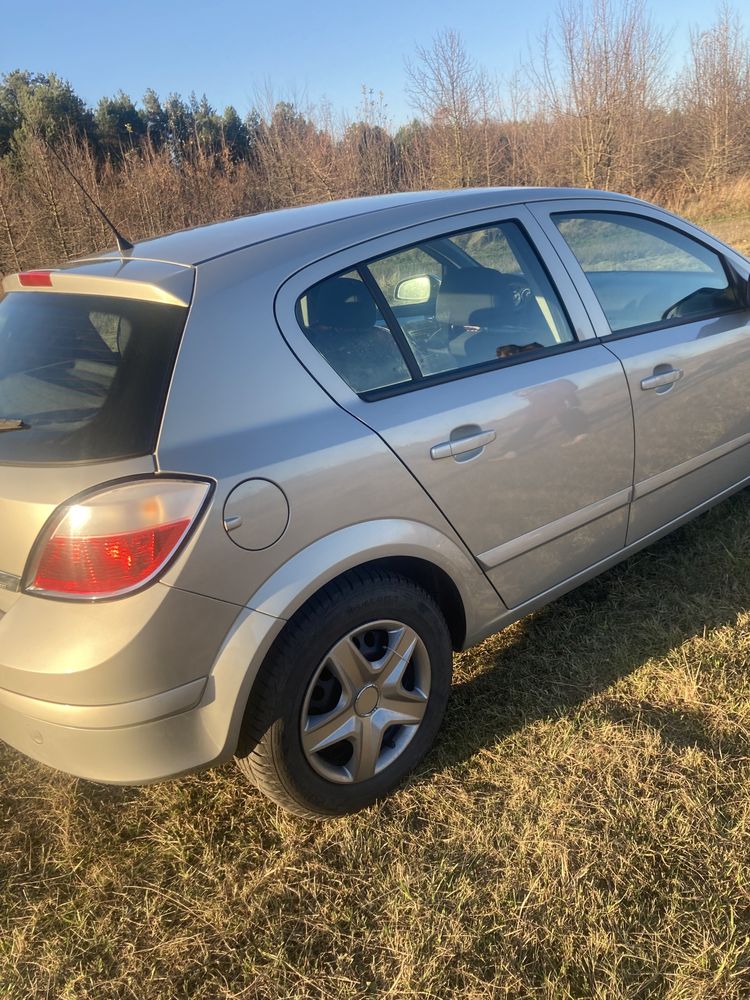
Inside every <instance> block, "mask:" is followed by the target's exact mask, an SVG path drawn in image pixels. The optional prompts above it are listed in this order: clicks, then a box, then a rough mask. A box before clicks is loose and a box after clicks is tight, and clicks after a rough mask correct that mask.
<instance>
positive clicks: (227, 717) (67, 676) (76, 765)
mask: <svg viewBox="0 0 750 1000" xmlns="http://www.w3.org/2000/svg"><path fill="white" fill-rule="evenodd" d="M154 589H155V588H154ZM27 600H32V601H33V600H35V599H34V598H29V599H27ZM153 600H154V601H155V603H156V605H157V606H159V607H161V613H160V612H159V611H158V608H157V607H155V608H154V617H153V618H152V619H151V620H150V621H149V620H148V619H147V621H145V622H144V621H140V622H139V623H138V626H137V627H136V628H134V630H133V633H132V634H131V635H130V636H129V637H128V638H129V641H128V642H126V643H125V644H122V643H121V644H120V645H119V649H118V651H117V653H116V654H115V655H112V654H113V650H112V649H111V648H107V649H106V650H105V652H106V654H108V655H106V657H104V658H100V657H98V656H96V655H92V654H95V653H96V652H97V651H98V652H100V653H101V652H102V650H101V648H100V647H99V645H98V643H97V641H96V636H95V635H94V634H91V635H88V636H87V635H86V634H81V633H80V632H78V633H75V632H68V633H67V635H64V634H62V635H60V637H59V641H60V648H59V651H58V655H57V656H56V657H54V656H51V657H50V659H49V661H48V662H47V664H46V669H43V668H42V665H41V664H40V662H39V658H38V655H37V654H38V648H37V649H36V651H33V647H35V646H37V645H38V644H35V643H34V641H33V639H32V637H31V635H30V634H29V632H28V631H26V636H27V643H26V645H27V647H28V648H29V652H28V655H27V658H26V660H27V662H26V663H22V662H20V658H19V656H16V655H13V656H11V655H10V654H11V652H18V645H19V644H18V643H16V642H15V641H14V636H12V635H11V630H12V631H13V632H15V627H16V624H17V623H21V624H22V626H23V627H24V628H25V626H27V625H28V622H27V621H26V620H25V616H23V618H22V617H21V616H19V618H18V619H16V621H13V619H14V616H15V614H16V612H17V611H18V610H20V609H21V601H19V602H18V604H17V605H16V606H14V607H13V608H11V609H10V610H9V611H8V612H7V613H6V614H5V615H4V616H0V674H5V676H4V677H3V681H4V684H3V685H2V686H0V740H3V741H4V742H6V743H8V744H9V745H10V746H12V747H14V748H15V749H17V750H20V751H21V753H24V754H26V755H27V756H29V757H32V758H33V759H34V760H37V761H40V762H41V763H43V764H48V765H50V766H51V767H54V768H57V769H58V770H61V771H65V772H67V773H69V774H74V775H76V776H78V777H81V778H87V779H89V780H92V781H100V782H106V783H110V784H120V785H131V784H132V785H140V784H148V783H150V782H154V781H160V780H163V779H165V778H171V777H175V776H177V775H179V774H184V773H186V772H189V771H193V770H197V769H199V768H203V767H206V766H209V765H211V764H215V763H220V762H221V761H223V760H226V759H228V758H229V757H231V756H232V754H233V753H234V750H235V748H236V746H237V741H238V738H239V732H240V725H241V722H242V717H243V714H244V709H245V705H246V703H247V697H248V695H249V693H250V688H251V686H252V683H253V681H254V679H255V677H256V675H257V672H258V670H259V669H260V665H261V663H262V662H263V658H264V657H265V654H266V652H267V650H268V649H269V647H270V645H271V643H272V642H273V640H274V638H275V637H276V635H278V633H279V631H280V630H281V628H282V627H283V625H284V622H283V621H282V620H281V619H278V618H273V617H271V616H270V615H265V614H262V613H260V612H257V611H251V610H249V609H239V608H237V607H236V606H228V605H223V607H218V606H221V604H222V602H216V601H212V600H211V599H208V598H198V597H197V596H196V595H193V594H187V593H185V592H182V591H176V590H173V589H172V588H168V587H162V588H161V592H159V591H157V593H156V594H155V595H154V596H153ZM165 602H166V603H167V604H168V605H169V608H170V609H171V610H170V613H169V614H168V615H167V616H166V619H164V618H162V615H163V613H164V608H163V607H162V605H163V604H164V603H165ZM123 603H124V602H123ZM37 604H38V606H37V607H33V608H32V610H33V611H34V613H35V614H42V613H43V612H44V610H45V607H46V608H51V609H52V610H53V611H54V610H55V609H54V607H53V606H51V605H50V604H49V602H44V601H38V602H37ZM217 607H218V610H219V611H220V612H221V613H220V614H219V615H218V619H217V618H216V617H215V612H216V609H217ZM109 608H110V609H113V610H112V611H111V613H113V614H114V613H119V611H118V610H117V608H116V606H115V603H114V602H113V604H112V605H110V606H109ZM178 608H179V612H180V613H179V614H178V613H177V609H178ZM212 611H213V612H214V615H212V614H210V613H209V612H212ZM196 612H203V613H202V617H201V632H202V639H203V642H202V643H201V644H199V648H196V645H195V630H194V625H195V614H196ZM90 613H91V614H93V615H95V616H97V615H98V614H102V618H101V619H96V620H97V621H98V624H100V625H102V624H103V623H104V620H105V618H106V616H107V615H108V614H109V613H110V611H108V610H107V607H106V606H104V605H103V606H102V607H101V609H100V611H97V610H96V609H94V608H91V609H90ZM227 616H228V617H227ZM53 617H54V616H53ZM157 619H161V620H160V624H161V625H162V626H165V625H168V626H170V628H169V634H170V635H171V636H172V637H173V640H174V645H173V646H172V647H171V648H169V650H167V649H165V647H164V644H163V643H156V642H154V643H145V644H144V642H143V638H144V636H143V633H144V632H150V628H149V625H150V626H151V627H154V628H155V626H156V624H157ZM207 632H213V633H214V636H213V638H212V640H211V641H210V642H209V641H208V640H207V637H206V633H207ZM219 633H220V634H219ZM6 638H7V639H8V641H7V643H6V642H5V641H4V639H6ZM119 638H120V640H122V638H123V635H122V633H121V634H120V636H119ZM191 641H192V643H193V644H192V648H191V645H190V643H191ZM186 642H187V645H186ZM71 649H75V650H76V654H77V655H76V656H75V657H74V658H73V660H72V659H71ZM167 651H168V652H169V654H170V655H169V657H167V658H166V660H165V658H163V657H164V654H165V653H166V652H167ZM209 651H210V652H209ZM48 652H49V647H48ZM86 652H87V653H88V654H89V655H88V656H86V655H84V654H85V653H86ZM3 661H4V662H3ZM73 661H74V662H75V665H76V666H78V667H79V669H78V670H76V669H71V668H72V666H73ZM11 663H12V665H11ZM24 667H25V669H24ZM169 667H171V669H169ZM201 668H202V669H201ZM180 673H181V674H182V677H181V678H180V681H181V683H178V684H176V685H174V686H171V687H168V688H167V689H166V690H159V687H163V682H164V680H165V679H171V678H173V677H175V675H176V674H180ZM133 674H136V675H137V676H140V678H141V681H142V683H141V684H139V685H138V687H139V688H140V690H137V691H136V692H134V691H133V689H134V684H133V680H134V678H133ZM147 677H148V683H146V678H147ZM159 677H161V679H162V684H161V685H158V679H159ZM8 678H11V679H12V680H17V681H18V683H17V684H15V685H14V687H15V690H12V689H10V686H9V685H8ZM87 681H88V682H89V683H88V684H87V683H86V682H87ZM157 685H158V686H157ZM30 688H31V689H32V690H29V689H30ZM144 688H145V691H144ZM40 693H44V694H46V695H47V698H44V699H42V698H39V697H38V695H39V694H40ZM133 693H135V694H136V696H135V697H133ZM142 693H143V694H145V696H143V697H138V696H137V695H140V694H142ZM50 694H51V695H53V697H54V700H52V701H50V700H48V698H49V695H50ZM81 694H85V695H86V696H87V697H85V698H82V697H80V695H81ZM102 694H103V696H102ZM92 695H93V696H92ZM97 695H98V697H97ZM84 701H85V702H86V703H85V704H83V703H82V702H84Z"/></svg>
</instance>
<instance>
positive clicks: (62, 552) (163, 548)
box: [31, 520, 190, 595]
mask: <svg viewBox="0 0 750 1000" xmlns="http://www.w3.org/2000/svg"><path fill="white" fill-rule="evenodd" d="M189 527H190V521H189V520H186V521H176V522H175V523H174V524H162V525H160V526H159V527H158V528H145V529H143V530H141V531H130V532H126V533H124V534H120V535H110V536H109V537H104V538H65V537H58V538H50V540H49V542H48V543H47V545H46V547H45V549H44V552H43V553H42V558H41V559H40V561H39V566H38V567H37V571H36V575H35V576H34V579H33V581H32V584H31V586H32V588H33V589H34V590H45V591H48V592H49V591H56V592H58V593H61V594H84V595H91V594H99V593H102V592H104V593H116V592H118V591H123V590H130V589H131V588H133V587H137V586H138V584H139V583H143V581H144V580H148V579H149V578H150V577H151V576H153V574H154V573H155V572H156V570H158V569H159V567H160V566H161V564H162V563H163V562H164V559H165V557H168V556H169V555H170V554H171V553H172V551H173V550H174V547H175V545H176V544H177V542H179V540H180V538H181V537H182V536H183V535H184V533H185V531H186V530H187V529H188V528H189Z"/></svg>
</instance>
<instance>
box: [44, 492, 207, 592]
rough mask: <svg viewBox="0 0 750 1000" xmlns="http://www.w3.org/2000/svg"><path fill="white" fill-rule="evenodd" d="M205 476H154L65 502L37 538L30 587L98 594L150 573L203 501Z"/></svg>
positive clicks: (134, 584) (128, 586)
mask: <svg viewBox="0 0 750 1000" xmlns="http://www.w3.org/2000/svg"><path fill="white" fill-rule="evenodd" d="M209 491H210V487H209V484H208V483H203V482H196V481H192V480H191V481H187V480H170V479H157V478H152V479H148V480H143V481H138V482H130V483H125V484H123V485H121V486H112V487H109V488H108V489H104V490H101V491H100V492H98V493H94V494H91V495H89V496H87V497H85V498H83V499H81V500H80V501H79V502H78V503H73V504H66V505H65V506H64V507H61V508H60V510H59V511H58V514H57V516H56V517H55V519H54V520H53V522H52V524H51V525H50V526H49V527H48V528H47V529H46V530H45V533H44V536H43V537H42V538H40V540H39V542H38V544H37V549H36V556H35V558H34V561H33V563H32V566H31V569H30V572H29V575H28V578H27V579H28V581H29V582H28V583H27V584H26V590H27V591H29V592H31V593H40V594H46V595H50V596H56V597H69V598H72V599H76V598H78V599H81V598H88V599H92V600H93V599H97V598H102V597H117V596H120V595H123V594H128V593H130V592H131V591H133V590H135V589H137V588H138V587H139V586H141V585H143V584H145V583H147V582H149V581H151V580H153V579H154V578H155V577H156V576H157V575H158V574H159V573H160V572H161V571H162V570H163V569H164V567H165V566H166V564H167V562H168V561H169V560H170V559H171V557H172V556H173V555H174V554H175V553H176V551H177V549H178V548H179V546H180V545H181V543H182V542H183V540H184V539H185V538H186V536H187V534H188V532H189V530H190V527H191V525H192V524H193V522H194V521H195V519H196V518H197V517H198V515H199V513H200V512H201V510H202V509H203V507H204V504H205V501H206V498H207V496H208V494H209Z"/></svg>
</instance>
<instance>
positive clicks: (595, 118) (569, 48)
mask: <svg viewBox="0 0 750 1000" xmlns="http://www.w3.org/2000/svg"><path fill="white" fill-rule="evenodd" d="M541 48H542V54H541V59H540V60H538V61H537V63H536V64H535V65H533V66H532V78H533V82H534V83H535V85H536V89H537V92H538V97H539V110H540V113H541V114H542V115H543V116H546V117H547V118H551V119H552V120H554V121H556V122H557V123H559V124H561V125H564V126H565V129H566V133H567V134H566V135H565V136H564V141H563V142H561V143H560V145H559V148H560V150H561V152H562V153H563V155H566V156H567V157H568V161H569V173H570V179H571V180H572V181H574V182H576V183H579V184H583V185H584V186H586V187H603V188H609V187H616V188H619V189H622V190H636V189H643V187H645V186H646V184H647V183H648V176H649V174H650V173H651V172H653V169H654V166H655V165H656V163H657V162H658V159H659V153H660V149H659V147H660V145H661V144H663V143H664V141H665V137H662V136H659V135H655V134H653V132H652V130H651V128H650V127H649V126H650V122H651V117H652V112H653V109H654V108H656V107H658V106H659V104H660V102H661V101H662V100H663V98H664V93H665V69H664V59H665V51H666V38H665V36H664V34H663V33H662V32H660V31H658V30H657V29H656V28H655V27H654V25H653V24H652V23H651V22H650V20H649V18H648V17H647V15H646V12H645V6H644V2H643V0H621V3H619V4H615V3H613V2H612V0H592V2H591V3H590V5H588V6H584V5H583V4H582V3H579V2H571V0H569V2H566V3H565V5H564V6H561V7H560V9H559V11H558V16H557V20H556V23H555V24H554V26H552V27H548V29H547V31H546V32H545V34H544V36H543V38H542V46H541ZM561 138H562V137H561Z"/></svg>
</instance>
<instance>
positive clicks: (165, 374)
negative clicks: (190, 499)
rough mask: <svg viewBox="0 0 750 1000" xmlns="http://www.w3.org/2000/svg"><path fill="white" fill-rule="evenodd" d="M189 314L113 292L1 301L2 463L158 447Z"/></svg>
mask: <svg viewBox="0 0 750 1000" xmlns="http://www.w3.org/2000/svg"><path fill="white" fill-rule="evenodd" d="M186 316H187V309H186V308H184V307H182V306H174V305H166V304H162V303H155V302H144V301H140V300H137V299H127V298H116V297H113V296H98V295H82V294H65V293H58V292H11V293H10V294H8V295H6V296H5V298H4V299H2V301H0V462H3V463H6V464H7V463H11V464H61V463H68V462H83V461H97V460H100V461H103V460H108V459H117V458H126V457H130V456H136V455H144V454H148V453H149V452H151V451H153V449H154V447H155V444H156V435H157V432H158V427H159V423H160V420H161V415H162V411H163V407H164V401H165V398H166V392H167V387H168V384H169V380H170V377H171V374H172V368H173V365H174V359H175V355H176V352H177V346H178V343H179V339H180V336H181V333H182V330H183V327H184V325H185V319H186Z"/></svg>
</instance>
